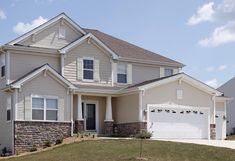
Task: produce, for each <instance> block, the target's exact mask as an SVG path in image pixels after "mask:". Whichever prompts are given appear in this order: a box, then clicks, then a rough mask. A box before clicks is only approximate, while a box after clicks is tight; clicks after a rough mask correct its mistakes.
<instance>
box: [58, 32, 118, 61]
mask: <svg viewBox="0 0 235 161" xmlns="http://www.w3.org/2000/svg"><path fill="white" fill-rule="evenodd" d="M90 39H92V40H93V41H94V42H95V43H96V44H98V45H99V46H100V47H102V48H103V49H104V50H105V51H107V52H108V53H109V54H110V55H111V56H112V58H113V59H118V55H117V54H116V53H114V52H113V51H112V50H110V49H109V48H108V47H107V46H106V45H105V44H104V43H103V42H101V41H100V40H99V39H98V38H96V37H95V36H94V35H93V34H91V33H88V34H87V35H85V36H83V37H81V38H80V39H78V40H76V41H74V42H73V43H71V44H69V45H67V46H65V47H64V48H62V49H60V50H59V52H60V53H62V54H66V53H68V52H69V51H71V50H72V49H74V48H75V47H77V46H79V45H80V44H82V43H83V42H85V41H86V40H87V41H88V42H89V41H90Z"/></svg>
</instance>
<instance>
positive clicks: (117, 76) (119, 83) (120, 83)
mask: <svg viewBox="0 0 235 161" xmlns="http://www.w3.org/2000/svg"><path fill="white" fill-rule="evenodd" d="M118 65H125V66H126V73H119V72H118ZM118 74H126V83H122V82H118ZM127 79H128V75H127V64H125V63H117V83H118V84H123V85H125V84H128V80H127Z"/></svg>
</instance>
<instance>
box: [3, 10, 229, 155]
mask: <svg viewBox="0 0 235 161" xmlns="http://www.w3.org/2000/svg"><path fill="white" fill-rule="evenodd" d="M0 54H1V55H0V59H1V61H0V63H1V64H0V69H1V70H0V76H1V78H0V88H1V91H0V102H1V103H0V149H2V148H3V147H7V148H10V149H12V150H13V152H20V151H26V150H28V149H29V148H30V147H32V146H33V145H36V146H42V145H43V144H44V142H45V141H46V140H51V141H55V140H56V139H60V138H65V137H69V136H71V135H73V134H74V133H77V132H83V131H86V132H96V133H97V134H98V135H100V136H102V135H103V136H111V135H116V136H130V135H135V134H136V133H139V132H140V131H141V130H147V131H149V132H151V133H153V137H154V138H178V139H181V138H194V139H215V138H217V139H224V138H225V125H224V123H225V116H226V113H225V111H226V106H225V102H226V100H227V98H226V97H223V95H222V93H221V92H219V91H217V90H216V89H213V88H211V87H209V86H207V85H205V84H204V83H202V82H200V81H198V80H196V79H194V78H192V77H190V76H188V75H187V74H184V73H180V72H179V71H180V70H181V68H182V67H184V65H183V64H182V63H179V62H177V61H174V60H172V59H169V58H166V57H164V56H161V55H159V54H156V53H153V52H150V51H148V50H145V49H143V48H140V47H138V46H135V45H133V44H130V43H128V42H125V41H122V40H120V39H117V38H115V37H112V36H110V35H108V34H105V33H103V32H100V31H98V30H92V29H85V28H82V27H80V26H79V25H78V24H76V23H75V22H74V21H73V20H72V19H70V18H69V17H68V16H67V15H66V14H64V13H62V14H60V15H58V16H56V17H54V18H52V19H51V20H49V21H48V22H46V23H44V24H42V25H41V26H39V27H37V28H35V29H33V30H32V31H29V32H28V33H26V34H24V35H22V36H20V37H18V38H16V39H15V40H13V41H11V42H9V43H7V44H5V45H3V46H1V48H0Z"/></svg>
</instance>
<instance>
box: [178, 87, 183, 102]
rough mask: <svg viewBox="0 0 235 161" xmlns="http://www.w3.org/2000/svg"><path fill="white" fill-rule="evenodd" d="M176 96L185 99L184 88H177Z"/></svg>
mask: <svg viewBox="0 0 235 161" xmlns="http://www.w3.org/2000/svg"><path fill="white" fill-rule="evenodd" d="M176 98H177V100H182V99H183V90H182V89H177V90H176Z"/></svg>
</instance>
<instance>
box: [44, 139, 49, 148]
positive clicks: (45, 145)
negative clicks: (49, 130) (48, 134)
mask: <svg viewBox="0 0 235 161" xmlns="http://www.w3.org/2000/svg"><path fill="white" fill-rule="evenodd" d="M44 147H46V148H47V147H51V141H50V140H47V141H46V142H45V143H44Z"/></svg>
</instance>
